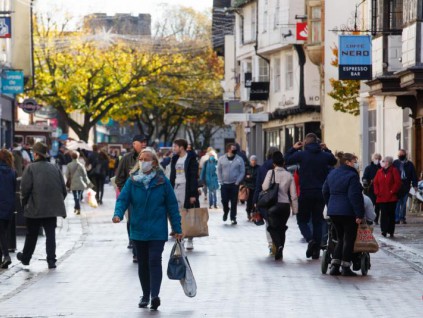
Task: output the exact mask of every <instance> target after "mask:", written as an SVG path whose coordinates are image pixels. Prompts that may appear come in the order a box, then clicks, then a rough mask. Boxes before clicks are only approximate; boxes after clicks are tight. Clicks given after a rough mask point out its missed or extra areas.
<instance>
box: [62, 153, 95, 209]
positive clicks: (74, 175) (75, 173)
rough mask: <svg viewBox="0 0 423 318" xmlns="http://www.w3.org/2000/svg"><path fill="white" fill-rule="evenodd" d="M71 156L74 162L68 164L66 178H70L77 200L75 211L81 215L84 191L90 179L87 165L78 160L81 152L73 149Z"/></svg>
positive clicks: (74, 197)
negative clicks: (86, 168)
mask: <svg viewBox="0 0 423 318" xmlns="http://www.w3.org/2000/svg"><path fill="white" fill-rule="evenodd" d="M71 158H72V162H71V163H69V164H68V169H67V171H66V180H70V190H71V191H72V194H73V199H74V200H75V206H74V213H76V214H77V215H79V214H81V197H82V191H84V190H85V189H86V188H87V187H88V185H89V184H90V181H89V179H88V175H87V170H85V167H84V166H83V165H82V164H81V163H80V162H79V161H78V158H79V153H78V152H77V151H73V152H72V153H71Z"/></svg>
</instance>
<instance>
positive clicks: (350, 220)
mask: <svg viewBox="0 0 423 318" xmlns="http://www.w3.org/2000/svg"><path fill="white" fill-rule="evenodd" d="M330 218H331V220H332V222H333V225H334V226H335V230H336V236H337V238H338V243H337V244H336V247H335V251H334V252H333V259H334V260H336V261H335V262H337V261H339V262H341V261H342V262H345V263H350V262H351V260H352V257H353V251H354V242H355V238H356V236H357V223H355V216H344V215H334V216H331V217H330Z"/></svg>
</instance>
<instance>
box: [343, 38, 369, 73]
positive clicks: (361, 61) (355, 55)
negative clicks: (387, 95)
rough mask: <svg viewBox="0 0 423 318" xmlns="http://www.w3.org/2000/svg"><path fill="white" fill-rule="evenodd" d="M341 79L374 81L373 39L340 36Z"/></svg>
mask: <svg viewBox="0 0 423 318" xmlns="http://www.w3.org/2000/svg"><path fill="white" fill-rule="evenodd" d="M338 61H339V79H340V80H370V79H372V38H371V36H368V35H340V36H339V50H338Z"/></svg>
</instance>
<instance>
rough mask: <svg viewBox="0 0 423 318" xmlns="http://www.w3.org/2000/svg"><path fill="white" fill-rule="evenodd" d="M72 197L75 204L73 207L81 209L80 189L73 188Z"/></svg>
mask: <svg viewBox="0 0 423 318" xmlns="http://www.w3.org/2000/svg"><path fill="white" fill-rule="evenodd" d="M72 193H73V199H74V201H75V206H74V209H75V210H81V204H80V202H81V199H82V190H73V191H72Z"/></svg>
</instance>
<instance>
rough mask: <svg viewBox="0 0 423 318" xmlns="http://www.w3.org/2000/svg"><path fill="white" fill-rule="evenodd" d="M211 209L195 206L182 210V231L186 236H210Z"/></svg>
mask: <svg viewBox="0 0 423 318" xmlns="http://www.w3.org/2000/svg"><path fill="white" fill-rule="evenodd" d="M208 220H209V211H208V209H207V208H194V209H188V210H185V211H182V212H181V221H182V232H183V233H184V235H185V237H201V236H209V227H208V225H207V222H208Z"/></svg>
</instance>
